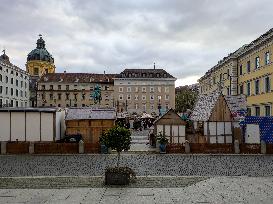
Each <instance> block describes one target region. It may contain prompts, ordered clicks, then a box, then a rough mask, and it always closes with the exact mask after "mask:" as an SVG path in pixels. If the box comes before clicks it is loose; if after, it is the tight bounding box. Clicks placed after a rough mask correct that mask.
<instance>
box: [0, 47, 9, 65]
mask: <svg viewBox="0 0 273 204" xmlns="http://www.w3.org/2000/svg"><path fill="white" fill-rule="evenodd" d="M3 53H4V54H2V55H1V56H0V61H4V62H5V63H10V61H9V56H7V55H6V52H5V50H3Z"/></svg>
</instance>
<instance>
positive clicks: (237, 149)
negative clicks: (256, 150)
mask: <svg viewBox="0 0 273 204" xmlns="http://www.w3.org/2000/svg"><path fill="white" fill-rule="evenodd" d="M234 153H235V154H240V143H239V141H238V140H235V141H234Z"/></svg>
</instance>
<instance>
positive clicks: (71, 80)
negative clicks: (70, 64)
mask: <svg viewBox="0 0 273 204" xmlns="http://www.w3.org/2000/svg"><path fill="white" fill-rule="evenodd" d="M115 76H116V75H115V74H91V73H66V72H64V73H47V74H44V75H43V76H42V77H41V78H40V79H39V80H38V90H37V106H38V107H53V106H54V107H90V106H93V105H98V106H101V107H113V104H114V77H115ZM96 86H99V87H100V90H101V101H100V104H95V103H94V100H93V98H92V97H91V95H92V93H93V92H94V89H95V87H96Z"/></svg>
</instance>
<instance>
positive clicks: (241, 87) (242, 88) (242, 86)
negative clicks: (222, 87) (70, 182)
mask: <svg viewBox="0 0 273 204" xmlns="http://www.w3.org/2000/svg"><path fill="white" fill-rule="evenodd" d="M240 94H244V85H243V84H242V85H240Z"/></svg>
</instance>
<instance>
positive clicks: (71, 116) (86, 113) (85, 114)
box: [65, 107, 116, 120]
mask: <svg viewBox="0 0 273 204" xmlns="http://www.w3.org/2000/svg"><path fill="white" fill-rule="evenodd" d="M115 119H116V112H115V109H113V108H88V107H87V108H69V109H68V111H67V114H66V117H65V120H115Z"/></svg>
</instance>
